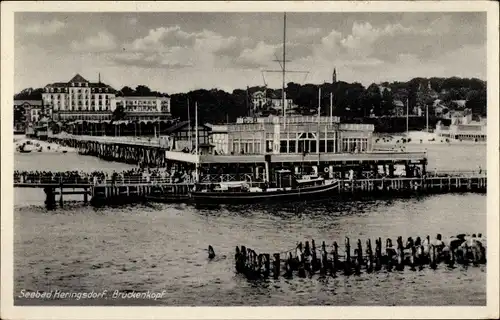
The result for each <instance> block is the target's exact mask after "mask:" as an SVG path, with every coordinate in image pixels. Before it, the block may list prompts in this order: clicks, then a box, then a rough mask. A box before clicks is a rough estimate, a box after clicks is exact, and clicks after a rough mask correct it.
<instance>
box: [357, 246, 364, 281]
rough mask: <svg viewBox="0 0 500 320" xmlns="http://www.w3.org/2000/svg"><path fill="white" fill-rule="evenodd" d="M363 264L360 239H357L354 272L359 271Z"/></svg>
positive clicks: (358, 272)
mask: <svg viewBox="0 0 500 320" xmlns="http://www.w3.org/2000/svg"><path fill="white" fill-rule="evenodd" d="M362 265H363V248H362V246H361V240H360V239H358V248H357V255H356V273H357V274H360V273H361V266H362Z"/></svg>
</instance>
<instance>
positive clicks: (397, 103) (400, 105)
mask: <svg viewBox="0 0 500 320" xmlns="http://www.w3.org/2000/svg"><path fill="white" fill-rule="evenodd" d="M394 106H396V107H404V106H405V104H404V103H403V101H401V100H394Z"/></svg>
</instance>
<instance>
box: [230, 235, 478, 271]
mask: <svg viewBox="0 0 500 320" xmlns="http://www.w3.org/2000/svg"><path fill="white" fill-rule="evenodd" d="M440 238H441V235H438V239H439V242H435V241H430V237H429V236H427V237H426V238H424V240H422V239H421V238H420V237H417V238H416V239H413V238H408V240H407V241H406V244H403V238H402V237H398V238H397V240H396V242H395V244H394V245H393V242H392V240H391V239H386V240H385V245H384V246H385V247H384V248H382V246H383V244H382V243H383V241H382V239H381V238H377V239H375V242H374V247H372V242H371V239H368V240H366V243H365V247H364V248H363V243H362V241H361V240H358V241H357V242H356V243H355V244H353V245H351V243H350V239H349V238H348V237H346V238H345V241H344V250H343V252H340V249H339V245H338V244H337V242H333V244H332V246H331V247H329V248H327V245H326V243H325V242H324V241H323V242H322V244H321V246H320V247H316V243H315V241H314V240H312V241H311V243H309V241H305V244H303V243H302V242H300V243H299V244H298V245H297V246H296V248H294V249H292V250H288V251H286V252H280V253H274V254H273V255H272V258H271V255H270V254H269V253H261V254H258V253H257V252H256V251H255V250H253V249H251V248H249V247H245V246H241V247H236V251H235V256H234V258H235V269H236V272H237V273H240V274H243V275H244V276H246V277H247V278H248V279H251V280H255V279H261V278H268V277H272V278H274V279H278V278H279V277H280V276H283V277H285V278H287V279H291V278H293V277H294V276H297V277H299V278H306V277H309V278H311V277H312V276H313V275H315V274H319V275H320V276H332V277H337V275H339V274H343V275H345V276H350V275H359V274H361V273H362V272H366V273H373V272H378V271H381V270H386V271H388V272H390V271H393V270H395V271H403V270H404V269H405V268H408V269H410V270H411V271H416V270H417V269H418V270H422V269H423V268H424V267H428V268H431V269H436V268H438V265H439V264H444V265H446V266H447V267H448V268H454V266H455V265H457V264H461V265H470V264H472V265H474V266H478V265H481V264H486V248H485V246H483V244H482V240H483V239H482V238H481V235H480V234H479V235H478V237H477V238H476V237H475V235H473V238H472V239H473V240H470V239H467V240H466V239H464V235H460V236H457V237H455V238H453V239H452V240H450V243H449V245H445V244H444V243H443V242H442V241H441V239H440ZM353 247H354V249H353Z"/></svg>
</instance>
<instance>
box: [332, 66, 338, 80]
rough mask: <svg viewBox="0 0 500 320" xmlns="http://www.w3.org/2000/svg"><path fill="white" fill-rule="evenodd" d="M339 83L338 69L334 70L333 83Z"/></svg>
mask: <svg viewBox="0 0 500 320" xmlns="http://www.w3.org/2000/svg"><path fill="white" fill-rule="evenodd" d="M336 82H337V69H336V68H333V74H332V83H336Z"/></svg>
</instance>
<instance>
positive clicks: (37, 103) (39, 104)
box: [14, 100, 42, 107]
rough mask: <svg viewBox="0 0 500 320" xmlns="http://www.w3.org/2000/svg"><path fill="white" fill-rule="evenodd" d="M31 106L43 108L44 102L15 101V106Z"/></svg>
mask: <svg viewBox="0 0 500 320" xmlns="http://www.w3.org/2000/svg"><path fill="white" fill-rule="evenodd" d="M26 103H27V104H29V105H30V106H37V107H41V106H42V100H14V106H15V107H18V106H21V105H24V104H26Z"/></svg>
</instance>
